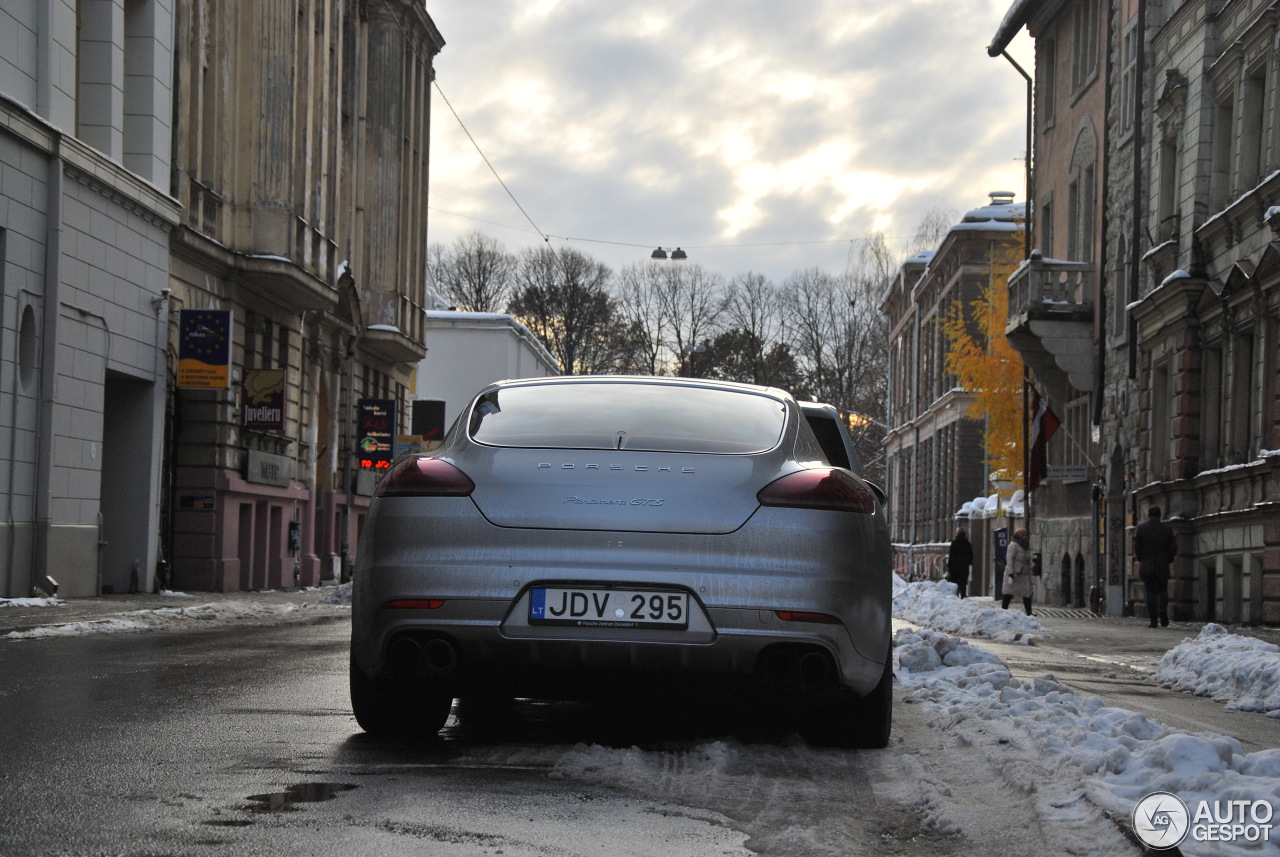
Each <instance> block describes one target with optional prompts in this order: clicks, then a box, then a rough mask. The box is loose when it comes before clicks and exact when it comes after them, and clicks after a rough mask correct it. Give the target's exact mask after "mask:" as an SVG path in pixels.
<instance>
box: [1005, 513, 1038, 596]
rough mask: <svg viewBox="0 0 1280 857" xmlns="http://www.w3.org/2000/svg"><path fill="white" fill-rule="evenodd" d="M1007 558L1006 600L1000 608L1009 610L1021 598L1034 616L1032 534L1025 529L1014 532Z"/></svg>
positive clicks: (1006, 554) (1020, 528)
mask: <svg viewBox="0 0 1280 857" xmlns="http://www.w3.org/2000/svg"><path fill="white" fill-rule="evenodd" d="M1005 558H1006V560H1007V562H1006V565H1005V578H1004V598H1003V599H1002V601H1001V604H1000V606H1001V607H1003V608H1004V609H1005V610H1008V609H1009V603H1010V602H1011V601H1013V599H1014V598H1015V597H1020V598H1021V599H1022V606H1023V609H1025V610H1026V611H1027V615H1028V616H1034V615H1035V614H1034V613H1032V612H1031V534H1030V533H1028V532H1027V531H1026V529H1025V528H1022V527H1019V528H1018V529H1016V530H1014V531H1013V539H1012V540H1010V542H1009V550H1008V551H1007V552H1006V553H1005Z"/></svg>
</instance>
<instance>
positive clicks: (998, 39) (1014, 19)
mask: <svg viewBox="0 0 1280 857" xmlns="http://www.w3.org/2000/svg"><path fill="white" fill-rule="evenodd" d="M1043 5H1044V0H1013V5H1012V6H1010V7H1009V11H1008V12H1005V14H1004V20H1003V21H1001V22H1000V26H999V27H998V28H997V29H996V34H995V37H994V38H992V39H991V44H990V45H988V46H987V56H991V57H998V56H1000V55H1001V54H1002V53H1004V49H1005V48H1007V47H1009V43H1010V42H1012V41H1013V39H1014V36H1016V35H1018V32H1019V31H1021V30H1022V28H1023V27H1025V26H1026V25H1027V22H1028V21H1029V20H1031V16H1032V15H1033V14H1034V13H1035V12H1036V11H1037V10H1038V9H1039V8H1040V7H1041V6H1043Z"/></svg>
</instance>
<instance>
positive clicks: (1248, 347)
mask: <svg viewBox="0 0 1280 857" xmlns="http://www.w3.org/2000/svg"><path fill="white" fill-rule="evenodd" d="M1253 344H1254V337H1253V334H1252V333H1244V334H1241V335H1239V336H1237V337H1236V338H1235V339H1234V340H1233V341H1232V343H1231V352H1232V355H1231V386H1230V388H1229V389H1230V391H1231V392H1230V395H1231V426H1230V431H1231V448H1230V450H1229V452H1230V455H1229V461H1230V463H1231V464H1243V463H1245V462H1246V461H1249V460H1250V459H1251V457H1252V455H1253V450H1254V449H1256V448H1257V447H1258V443H1257V440H1258V424H1259V422H1260V414H1259V410H1260V407H1261V402H1260V401H1259V400H1260V399H1261V396H1259V395H1257V393H1258V391H1257V390H1255V389H1254V360H1255V355H1254V348H1253Z"/></svg>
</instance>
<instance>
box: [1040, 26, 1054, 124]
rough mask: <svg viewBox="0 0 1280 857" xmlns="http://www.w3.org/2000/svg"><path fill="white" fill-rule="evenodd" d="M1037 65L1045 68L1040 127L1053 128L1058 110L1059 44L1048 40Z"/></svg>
mask: <svg viewBox="0 0 1280 857" xmlns="http://www.w3.org/2000/svg"><path fill="white" fill-rule="evenodd" d="M1037 64H1039V65H1040V67H1041V68H1043V72H1042V73H1041V75H1040V127H1041V128H1042V129H1048V128H1052V127H1053V120H1054V116H1055V115H1056V113H1057V109H1058V43H1057V42H1056V41H1055V40H1053V39H1046V40H1045V42H1044V45H1043V46H1042V47H1041V49H1040V56H1039V58H1038V59H1037Z"/></svg>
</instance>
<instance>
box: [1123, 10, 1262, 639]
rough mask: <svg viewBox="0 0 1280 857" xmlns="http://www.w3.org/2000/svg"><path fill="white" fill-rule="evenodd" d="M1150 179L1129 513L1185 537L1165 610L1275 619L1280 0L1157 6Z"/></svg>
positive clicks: (1150, 62) (1138, 304) (1136, 311)
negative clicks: (1159, 519)
mask: <svg viewBox="0 0 1280 857" xmlns="http://www.w3.org/2000/svg"><path fill="white" fill-rule="evenodd" d="M1144 27H1145V32H1146V35H1147V40H1148V46H1147V54H1146V63H1147V68H1146V71H1147V74H1146V76H1145V77H1146V80H1147V82H1148V83H1149V85H1150V89H1149V91H1148V92H1147V93H1146V95H1147V99H1148V100H1147V103H1148V104H1149V105H1150V113H1149V116H1150V120H1151V131H1150V144H1149V151H1150V163H1151V169H1150V175H1149V176H1147V177H1146V181H1145V187H1146V199H1145V203H1146V205H1145V211H1144V215H1145V231H1146V233H1147V234H1148V235H1150V236H1151V239H1152V240H1151V246H1150V247H1149V248H1148V249H1147V250H1146V252H1145V253H1144V256H1143V261H1144V263H1145V269H1146V270H1145V271H1144V281H1143V288H1142V290H1141V293H1140V295H1139V296H1138V299H1137V300H1136V301H1135V302H1134V303H1133V304H1132V305H1131V307H1130V314H1131V318H1132V319H1133V323H1134V325H1135V327H1136V330H1137V338H1138V343H1137V353H1136V355H1135V356H1136V363H1137V372H1136V388H1137V395H1138V404H1139V408H1138V410H1139V412H1140V413H1141V414H1142V418H1140V419H1139V420H1138V421H1137V425H1136V427H1135V428H1136V431H1137V434H1138V444H1137V449H1138V454H1137V461H1136V470H1137V479H1136V480H1135V490H1134V492H1133V493H1134V500H1135V510H1134V512H1135V515H1137V514H1138V513H1139V510H1141V509H1145V508H1146V507H1147V506H1148V505H1150V504H1156V505H1160V506H1161V507H1163V508H1164V509H1166V510H1167V511H1168V512H1169V513H1170V515H1171V517H1172V522H1173V526H1174V528H1175V531H1176V532H1177V534H1178V542H1179V558H1178V561H1177V563H1176V566H1175V570H1174V584H1173V586H1172V592H1171V595H1172V598H1171V602H1172V603H1171V609H1172V611H1173V614H1174V615H1175V616H1179V617H1185V618H1195V619H1200V620H1210V619H1212V620H1215V621H1220V622H1251V623H1257V622H1266V623H1276V622H1280V451H1277V448H1278V447H1280V407H1278V403H1277V395H1278V387H1280V383H1278V381H1280V103H1278V100H1277V94H1278V93H1280V87H1278V86H1277V81H1280V3H1277V2H1275V0H1271V2H1264V0H1233V2H1204V0H1187V2H1181V3H1174V2H1169V3H1165V4H1163V5H1162V6H1161V7H1159V8H1156V9H1152V10H1150V11H1148V12H1147V13H1146V20H1145V22H1144Z"/></svg>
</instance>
